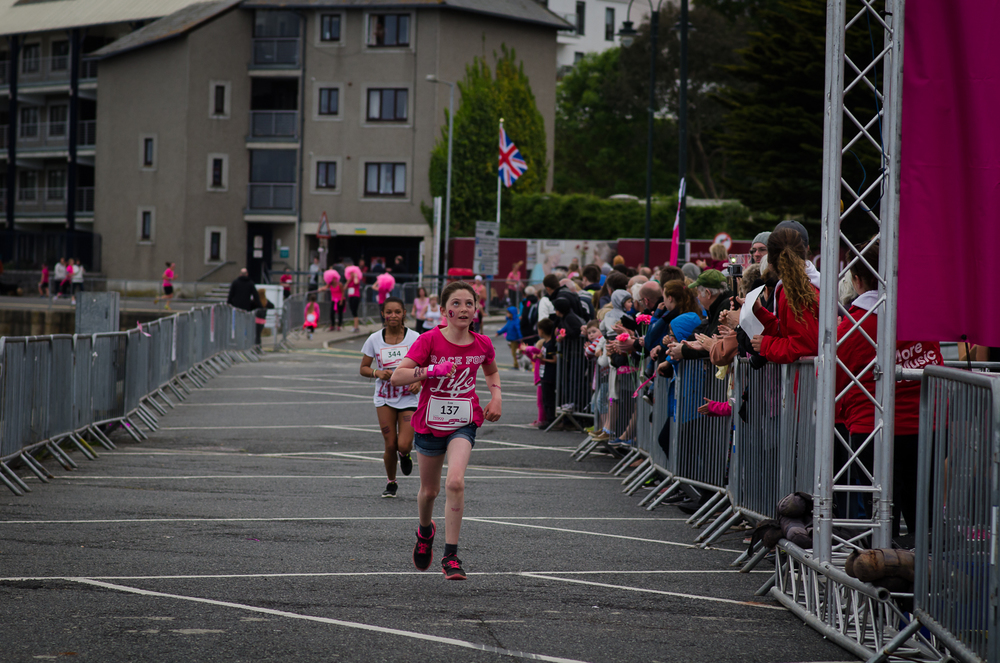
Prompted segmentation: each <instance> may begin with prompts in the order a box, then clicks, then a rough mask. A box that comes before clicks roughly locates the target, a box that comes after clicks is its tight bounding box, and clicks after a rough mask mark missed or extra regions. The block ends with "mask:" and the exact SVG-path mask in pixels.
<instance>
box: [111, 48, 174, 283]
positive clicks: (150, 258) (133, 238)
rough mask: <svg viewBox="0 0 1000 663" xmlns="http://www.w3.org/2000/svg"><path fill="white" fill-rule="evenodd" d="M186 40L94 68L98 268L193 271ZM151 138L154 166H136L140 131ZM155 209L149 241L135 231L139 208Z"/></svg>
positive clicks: (131, 272) (154, 273) (151, 274)
mask: <svg viewBox="0 0 1000 663" xmlns="http://www.w3.org/2000/svg"><path fill="white" fill-rule="evenodd" d="M188 62H189V59H188V43H187V40H186V39H175V40H171V41H168V42H165V43H163V44H159V45H156V46H151V47H149V48H145V49H141V50H138V51H134V52H132V53H129V54H128V55H127V56H123V57H116V58H112V59H110V60H104V61H102V62H101V63H100V65H99V69H98V88H97V107H98V113H97V150H96V170H95V179H96V191H95V196H96V197H95V201H94V231H95V232H97V233H100V234H101V237H102V242H103V245H102V254H103V271H104V272H105V273H106V274H107V275H108V276H111V277H119V276H128V277H130V278H144V279H153V278H156V277H158V276H159V275H160V274H161V273H162V272H163V268H164V262H165V261H167V260H171V261H174V262H176V263H177V268H178V269H177V272H178V277H179V278H180V279H181V280H184V279H187V278H191V271H192V270H191V269H189V268H188V264H187V263H189V258H188V256H187V255H186V252H185V245H186V243H185V238H184V232H183V231H182V229H183V227H184V218H185V214H186V213H187V200H186V195H185V193H186V186H185V183H186V174H185V171H186V168H187V163H188V156H187V146H188V141H189V137H188V133H187V122H186V120H187V112H186V111H187V103H188ZM144 136H152V137H154V138H155V145H156V159H155V165H154V167H152V168H143V167H142V161H141V157H142V138H143V137H144ZM140 207H149V208H151V209H153V210H154V211H155V214H154V221H155V225H154V230H153V236H152V238H151V240H150V241H147V242H144V241H141V240H140V239H139V230H138V227H139V223H138V216H139V209H140Z"/></svg>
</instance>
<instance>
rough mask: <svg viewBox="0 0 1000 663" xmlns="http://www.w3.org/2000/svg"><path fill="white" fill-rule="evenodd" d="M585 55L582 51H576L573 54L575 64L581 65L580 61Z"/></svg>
mask: <svg viewBox="0 0 1000 663" xmlns="http://www.w3.org/2000/svg"><path fill="white" fill-rule="evenodd" d="M583 56H584V53H583V52H582V51H576V52H574V53H573V64H574V65H577V64H580V60H582V59H583Z"/></svg>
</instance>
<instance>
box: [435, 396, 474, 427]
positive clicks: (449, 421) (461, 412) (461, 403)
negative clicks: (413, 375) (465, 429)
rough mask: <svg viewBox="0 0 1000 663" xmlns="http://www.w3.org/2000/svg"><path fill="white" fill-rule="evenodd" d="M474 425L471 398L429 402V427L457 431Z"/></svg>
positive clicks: (437, 399)
mask: <svg viewBox="0 0 1000 663" xmlns="http://www.w3.org/2000/svg"><path fill="white" fill-rule="evenodd" d="M470 423H472V399H471V398H438V397H437V396H431V398H430V400H429V401H428V402H427V425H428V426H430V427H431V428H437V429H438V430H455V429H457V428H461V427H462V426H467V425H468V424H470Z"/></svg>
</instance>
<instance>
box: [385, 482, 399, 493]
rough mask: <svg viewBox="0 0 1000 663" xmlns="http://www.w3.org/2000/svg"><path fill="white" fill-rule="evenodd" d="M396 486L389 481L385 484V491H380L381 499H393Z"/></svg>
mask: <svg viewBox="0 0 1000 663" xmlns="http://www.w3.org/2000/svg"><path fill="white" fill-rule="evenodd" d="M397 487H398V486H397V484H396V482H395V481H390V482H389V483H387V484H385V490H383V491H382V497H395V496H396V488H397Z"/></svg>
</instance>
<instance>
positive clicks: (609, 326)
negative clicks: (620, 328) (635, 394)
mask: <svg viewBox="0 0 1000 663" xmlns="http://www.w3.org/2000/svg"><path fill="white" fill-rule="evenodd" d="M627 299H632V295H631V293H629V291H628V290H615V291H614V292H612V293H611V310H610V311H608V312H607V314H605V316H604V320H602V321H601V333H602V334H604V336H605V337H607V336H608V335H610V334H614V331H615V324H616V323H617V322H618V321H619V320H621V319H622V316H623V315H625V309H624V308H623V306H624V305H625V300H627Z"/></svg>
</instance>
